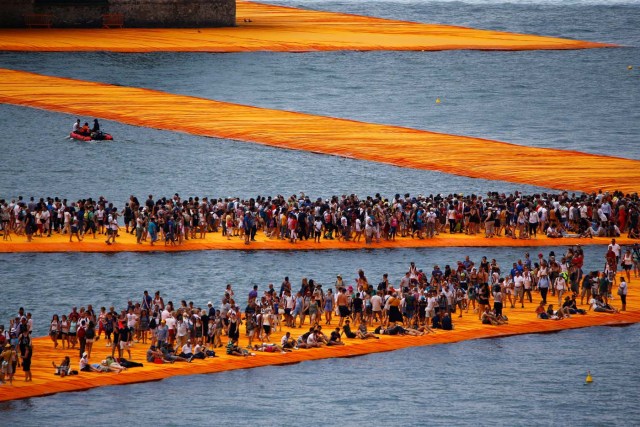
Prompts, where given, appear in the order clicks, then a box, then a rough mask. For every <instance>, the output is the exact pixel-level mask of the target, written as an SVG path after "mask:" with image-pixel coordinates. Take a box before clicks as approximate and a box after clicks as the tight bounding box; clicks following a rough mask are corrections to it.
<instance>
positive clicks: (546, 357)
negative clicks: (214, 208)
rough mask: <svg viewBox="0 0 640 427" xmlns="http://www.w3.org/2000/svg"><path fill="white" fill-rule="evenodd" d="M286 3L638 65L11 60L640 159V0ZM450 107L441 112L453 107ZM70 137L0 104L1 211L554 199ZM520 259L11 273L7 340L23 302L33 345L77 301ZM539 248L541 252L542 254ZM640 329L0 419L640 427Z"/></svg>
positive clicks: (487, 58) (219, 384)
mask: <svg viewBox="0 0 640 427" xmlns="http://www.w3.org/2000/svg"><path fill="white" fill-rule="evenodd" d="M279 4H286V5H292V6H299V7H309V8H314V9H325V10H335V11H343V12H349V13H358V14H368V15H373V16H380V17H386V18H394V19H403V20H412V21H420V22H437V23H445V24H453V25H463V26H472V27H480V28H488V29H496V30H505V31H515V32H523V33H534V34H543V35H552V36H561V37H569V38H576V39H586V40H592V41H602V42H610V43H617V44H620V45H623V46H624V47H622V48H618V49H596V50H582V51H562V52H554V51H548V52H473V51H458V52H326V53H305V54H286V53H267V52H259V53H242V54H188V53H157V54H144V55H142V54H128V55H124V54H113V53H0V67H5V68H12V69H20V70H27V71H33V72H38V73H43V74H48V75H57V76H66V77H73V78H79V79H86V80H95V81H102V82H107V83H114V84H120V85H130V86H140V87H149V88H154V89H159V90H164V91H168V92H174V93H182V94H188V95H195V96H201V97H206V98H211V99H218V100H223V101H230V102H238V103H242V104H249V105H257V106H261V107H269V108H278V109H287V110H295V111H303V112H308V113H313V114H321V115H328V116H336V117H345V118H350V119H356V120H363V121H369V122H377V123H388V124H394V125H401V126H408V127H414V128H420V129H427V130H434V131H439V132H446V133H453V134H461V135H472V136H479V137H484V138H490V139H497V140H503V141H508V142H513V143H517V144H522V145H529V146H542V147H559V148H567V149H576V150H581V151H587V152H593V153H605V154H611V155H615V156H621V157H628V158H634V159H640V149H639V148H638V144H637V141H638V137H639V136H640V109H638V105H639V100H640V96H639V95H640V87H639V86H640V68H638V67H640V49H639V48H638V47H639V45H640V2H638V1H627V2H605V1H569V2H556V1H548V0H537V1H535V0H531V1H512V2H498V1H491V0H477V1H475V0H474V1H441V2H428V1H417V0H399V1H394V2H386V1H385V2H382V1H367V2H360V1H355V0H350V1H324V0H317V1H304V2H303V1H287V2H280V3H279ZM628 65H633V66H634V69H632V70H628V69H627V66H628ZM88 96H93V95H91V94H88ZM437 97H440V98H441V99H442V100H443V102H442V103H441V104H440V105H436V104H435V99H436V98H437ZM87 119H89V117H87ZM74 121H75V117H74V116H70V115H65V114H59V113H52V112H47V111H41V110H35V109H29V108H24V107H16V106H8V105H0V129H1V130H2V134H3V137H2V138H1V139H0V152H2V153H3V154H2V156H0V162H1V163H2V168H0V198H11V197H16V196H18V195H23V196H25V197H29V196H36V197H40V196H48V195H52V196H54V195H59V196H63V197H68V198H79V197H85V196H94V197H95V196H97V195H105V196H106V197H108V198H109V199H111V200H113V201H114V202H116V203H118V204H122V203H124V201H125V200H126V199H127V198H128V196H129V194H136V195H138V197H141V196H143V195H145V194H149V193H152V194H156V195H158V194H160V195H169V194H173V193H174V192H179V193H180V194H181V195H200V196H202V195H209V196H217V197H226V196H229V195H239V196H255V195H257V194H278V193H279V194H297V193H298V192H300V191H304V192H305V193H307V194H310V195H314V196H315V195H318V196H323V197H324V196H328V195H331V194H342V193H352V192H355V193H358V194H361V195H365V194H374V193H376V192H380V193H382V194H384V195H388V196H391V195H393V194H395V193H398V192H401V193H404V192H407V191H408V192H411V193H435V192H438V193H439V192H444V193H449V192H454V191H455V192H460V191H462V192H465V193H470V192H486V191H490V190H496V191H506V192H509V191H514V190H522V191H525V192H532V191H537V190H540V188H538V187H535V186H524V185H514V184H509V183H504V182H495V181H484V180H472V179H469V178H464V177H458V176H452V175H447V174H442V173H436V172H430V171H416V170H408V169H402V168H397V167H392V166H387V165H381V164H375V163H370V162H363V161H356V160H348V159H341V158H337V157H331V156H322V155H316V154H310V153H303V152H295V151H287V150H278V149H274V148H269V147H263V146H259V145H254V144H247V143H239V142H233V141H227V140H220V139H213V138H203V137H197V136H192V135H186V134H179V133H173V132H166V131H158V130H153V129H144V128H138V127H133V126H127V125H122V124H119V123H114V122H108V121H105V122H103V127H104V128H105V130H107V131H110V132H111V133H113V134H114V135H115V136H116V138H117V140H118V141H117V142H116V143H113V144H106V143H103V144H80V143H75V142H69V141H66V140H65V139H64V137H65V136H66V134H67V133H68V131H69V129H70V127H71V124H72V123H73V122H74ZM34 129H35V132H34V131H33V130H34ZM27 130H28V131H27ZM499 154H500V153H496V155H499ZM452 155H455V153H452ZM523 160H524V161H526V159H523ZM514 167H515V168H517V165H514ZM567 167H568V168H570V167H571V165H570V161H567ZM550 249H551V248H549V249H547V248H545V249H543V250H542V252H544V253H545V254H546V253H548V251H549V250H550ZM554 249H556V252H558V251H561V250H562V248H554ZM523 251H524V249H521V248H518V249H513V248H500V249H459V248H458V249H456V248H450V249H446V248H445V249H415V250H414V249H409V250H407V249H403V250H382V251H356V252H339V251H326V252H305V253H280V252H260V253H249V252H200V253H182V254H159V253H158V254H114V255H104V254H15V255H0V277H2V278H3V285H2V288H1V289H2V290H1V293H0V295H1V297H0V319H2V320H3V321H4V322H5V323H6V319H8V317H9V316H10V315H11V314H13V313H14V312H15V311H16V308H17V307H18V306H21V305H22V306H24V307H25V308H27V310H30V311H32V312H33V313H34V317H35V319H36V332H38V333H39V334H42V333H44V330H45V328H46V326H45V324H46V322H47V321H48V319H49V318H50V316H51V314H52V313H53V312H63V311H66V310H68V307H70V306H72V305H76V304H77V305H84V304H87V303H93V304H94V305H98V306H100V305H110V304H116V305H121V304H122V303H123V302H124V301H125V300H126V299H128V298H130V297H136V296H138V295H140V294H141V292H142V290H143V289H146V288H148V289H149V290H152V289H154V290H155V289H161V290H162V291H163V293H164V294H166V295H167V297H170V298H173V299H174V300H179V299H182V298H183V297H184V298H187V299H189V300H193V301H194V302H196V304H203V303H204V302H206V301H208V300H209V299H216V300H218V299H219V298H220V296H221V293H222V289H223V287H224V285H225V284H226V283H233V284H234V287H235V288H236V289H237V290H238V293H239V294H240V295H244V294H245V293H246V292H247V291H248V289H249V288H250V286H251V284H253V283H256V284H259V285H260V286H261V287H263V286H266V284H267V283H269V282H273V283H275V284H276V286H278V285H279V283H280V281H281V280H282V277H283V276H285V275H289V276H290V277H291V278H292V280H293V282H294V283H295V284H297V283H299V281H300V279H301V277H303V276H306V277H309V278H314V279H315V280H317V281H319V282H321V283H326V284H330V283H332V280H333V277H334V276H335V274H336V273H342V274H343V275H346V277H351V276H350V275H353V276H354V277H355V272H356V270H357V269H358V268H364V269H365V271H366V272H367V274H368V276H369V277H373V278H374V279H375V280H377V278H378V277H379V276H380V275H381V274H382V273H384V272H388V273H390V275H391V276H392V277H395V278H399V277H400V275H401V274H402V273H403V272H404V269H405V268H406V266H407V265H408V263H409V262H410V261H412V260H414V261H416V262H417V264H418V265H420V266H422V267H425V268H429V269H430V268H431V267H432V265H433V264H434V263H439V264H441V265H442V264H445V263H452V262H454V261H456V260H458V259H461V258H462V257H463V256H464V255H465V254H469V255H471V257H472V259H475V260H476V261H477V260H479V258H480V257H481V256H482V255H487V256H488V257H489V258H492V257H495V258H497V259H498V261H499V262H500V263H501V264H502V265H503V266H506V265H509V263H510V262H512V261H513V260H514V259H517V258H519V257H521V256H522V253H523ZM530 252H531V254H532V255H533V256H535V254H537V252H538V249H531V250H530ZM586 255H587V267H588V268H589V269H594V268H598V267H600V266H601V263H602V256H603V253H602V251H601V249H595V248H587V249H586ZM639 331H640V328H639V327H638V326H632V327H628V328H590V329H585V330H578V331H568V332H562V333H558V334H553V335H532V336H521V337H513V338H505V339H499V340H481V341H472V342H465V343H459V344H452V345H443V346H436V347H425V348H416V349H407V350H402V351H397V352H393V353H385V354H376V355H370V356H366V357H361V358H355V359H337V360H325V361H317V362H309V363H303V364H300V365H295V366H288V367H278V368H275V367H274V368H261V369H254V370H249V371H237V372H227V373H223V374H217V375H203V376H193V377H182V378H172V379H168V380H165V381H162V382H158V383H150V384H141V385H132V386H123V387H109V388H103V389H98V390H91V391H88V392H82V393H69V394H62V395H57V396H50V397H45V398H39V399H30V400H26V401H20V402H12V403H8V404H4V405H1V406H0V410H2V413H0V416H1V417H2V418H0V419H2V424H3V425H16V424H18V423H21V424H23V425H35V424H42V423H46V424H47V425H60V424H68V422H69V421H68V420H69V419H73V418H74V417H78V416H80V414H82V415H81V416H82V420H83V421H85V420H86V422H89V423H93V422H102V423H104V422H108V421H113V420H119V419H120V418H121V415H122V417H124V416H126V417H127V418H130V419H132V418H133V417H136V418H137V419H140V420H143V419H144V420H149V422H153V423H156V424H160V425H178V424H180V425H184V424H185V423H186V422H188V423H194V424H195V423H206V422H211V421H210V420H215V422H218V423H219V422H223V423H236V424H240V425H248V424H257V425H274V424H276V425H293V424H300V423H305V422H308V417H309V416H313V417H314V419H315V420H317V422H318V423H321V424H327V425H338V424H340V425H361V424H364V423H371V422H374V423H378V424H388V425H401V424H402V425H425V424H429V425H433V424H437V425H442V424H454V425H469V424H474V425H478V424H480V425H485V424H489V423H492V424H497V425H508V426H512V425H556V424H560V423H562V424H567V425H633V424H637V423H638V420H640V413H639V411H638V408H637V404H635V403H633V402H637V401H638V400H640V399H639V398H640V396H639V392H638V390H639V388H638V387H637V384H638V380H639V379H640V375H639V374H638V373H637V369H636V367H637V360H638V358H639V356H640V350H639V349H640V346H639V345H638V344H639V342H638V341H639V340H640V338H639V336H640V334H639V333H638V332H639ZM587 369H591V370H592V372H594V374H595V376H596V382H595V383H594V384H592V385H591V386H588V387H587V386H584V385H583V382H584V376H585V372H586V370H587ZM168 405H170V406H169V408H170V409H167V407H168ZM114 412H115V413H117V414H118V415H113V414H114ZM114 417H115V418H114ZM183 419H184V420H187V421H186V422H185V421H182V420H183Z"/></svg>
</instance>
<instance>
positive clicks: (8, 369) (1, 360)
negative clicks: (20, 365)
mask: <svg viewBox="0 0 640 427" xmlns="http://www.w3.org/2000/svg"><path fill="white" fill-rule="evenodd" d="M2 350H3V351H2V353H0V364H2V367H1V368H0V382H2V383H4V382H5V380H6V379H7V378H8V380H9V384H12V383H13V373H14V371H15V367H14V366H13V363H12V362H13V359H17V358H16V352H15V350H14V349H13V347H12V346H11V344H9V343H6V344H5V345H4V347H3V349H2Z"/></svg>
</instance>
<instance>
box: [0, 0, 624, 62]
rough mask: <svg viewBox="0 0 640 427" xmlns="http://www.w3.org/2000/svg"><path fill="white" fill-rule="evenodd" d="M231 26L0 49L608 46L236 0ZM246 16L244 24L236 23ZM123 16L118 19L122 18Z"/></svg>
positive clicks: (32, 41)
mask: <svg viewBox="0 0 640 427" xmlns="http://www.w3.org/2000/svg"><path fill="white" fill-rule="evenodd" d="M236 16H237V27H232V28H202V29H141V28H135V29H134V28H124V29H119V30H103V29H51V30H46V31H34V30H28V29H1V30H0V50H8V51H112V52H156V51H172V52H245V51H277V52H304V51H329V50H360V51H368V50H449V49H482V50H532V49H586V48H599V47H611V46H613V45H609V44H603V43H592V42H585V41H580V40H568V39H561V38H555V37H543V36H534V35H524V34H515V33H506V32H500V31H490V30H476V29H471V28H463V27H455V26H450V25H435V24H419V23H413V22H403V21H394V20H388V19H381V18H371V17H365V16H356V15H349V14H343V13H333V12H319V11H311V10H302V9H296V8H292V7H283V6H273V5H267V4H260V3H253V2H246V1H238V2H237V12H236ZM245 19H250V20H251V21H252V22H248V23H247V22H244V20H245ZM125 22H126V18H125Z"/></svg>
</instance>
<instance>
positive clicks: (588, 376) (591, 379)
mask: <svg viewBox="0 0 640 427" xmlns="http://www.w3.org/2000/svg"><path fill="white" fill-rule="evenodd" d="M584 382H585V383H587V384H591V383H592V382H593V377H592V376H591V371H587V379H586V380H584Z"/></svg>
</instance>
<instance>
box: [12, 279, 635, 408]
mask: <svg viewBox="0 0 640 427" xmlns="http://www.w3.org/2000/svg"><path fill="white" fill-rule="evenodd" d="M631 286H634V284H632V285H631ZM534 300H539V299H538V295H537V294H535V298H534ZM548 301H549V302H551V303H553V302H554V297H550V298H549V300H548ZM618 303H619V301H618V300H617V299H616V300H615V301H613V304H614V306H616V305H617V304H618ZM505 305H507V304H505ZM536 305H537V304H535V303H534V304H525V308H524V309H522V308H513V309H511V308H505V314H506V315H507V316H508V317H509V324H508V325H503V326H487V325H482V324H481V323H480V321H479V320H477V315H474V314H472V313H471V312H470V313H469V314H464V317H463V318H462V319H459V318H458V317H457V316H456V315H454V316H453V320H454V325H455V330H453V331H441V330H438V331H437V333H435V334H428V335H425V336H422V337H411V336H404V337H400V336H382V337H381V339H380V340H375V339H369V340H366V341H361V340H357V339H354V340H351V339H346V340H345V341H346V345H344V346H336V347H324V348H320V349H310V350H294V351H293V352H291V353H286V354H280V353H261V352H258V353H257V355H256V356H255V357H247V358H244V357H236V356H227V355H226V354H224V348H218V349H216V353H217V354H218V355H220V357H218V358H213V359H206V360H196V361H194V362H193V363H191V364H187V363H185V362H176V363H175V364H165V365H156V364H150V363H146V358H145V354H146V350H147V346H146V345H143V344H136V345H135V346H134V349H133V350H132V355H133V357H132V359H133V360H134V361H139V362H142V363H144V365H145V366H144V367H142V368H133V369H129V370H127V371H125V372H122V373H120V374H115V373H85V372H81V373H80V375H78V376H70V377H65V378H60V377H58V376H55V375H53V372H54V371H53V368H52V366H51V362H52V361H55V362H56V363H60V362H61V361H62V359H63V358H64V356H65V355H69V356H71V363H72V365H71V366H72V367H73V368H74V369H78V350H73V351H69V350H62V349H60V348H59V349H58V350H54V349H53V344H52V342H51V341H50V339H49V338H48V337H43V338H36V339H35V340H34V352H33V354H34V359H33V363H32V373H33V381H32V382H30V383H26V382H24V380H23V379H24V377H23V373H22V371H21V370H20V368H19V369H18V372H17V373H16V379H15V380H14V382H13V385H9V384H5V385H0V401H7V400H14V399H23V398H28V397H36V396H45V395H49V394H54V393H59V392H68V391H78V390H85V389H89V388H94V387H101V386H107V385H118V384H131V383H140V382H146V381H155V380H160V379H164V378H168V377H172V376H176V375H192V374H203V373H214V372H222V371H230V370H235V369H246V368H255V367H260V366H271V365H286V364H291V363H298V362H302V361H308V360H317V359H327V358H332V357H351V356H359V355H364V354H370V353H378V352H384V351H392V350H397V349H401V348H407V347H416V346H425V345H435V344H445V343H453V342H459V341H465V340H470V339H478V338H496V337H505V336H510V335H520V334H528V333H542V332H553V331H559V330H564V329H575V328H583V327H588V326H598V325H624V324H632V323H638V322H640V298H639V292H638V291H637V290H636V289H633V292H630V294H629V296H628V300H627V310H628V311H627V312H624V313H620V314H607V313H594V312H589V313H588V314H587V315H584V316H581V315H575V316H572V317H571V318H570V319H565V320H561V321H555V320H539V319H537V318H536V315H535V313H534V311H535V307H536ZM554 305H555V304H554ZM583 308H584V309H587V307H586V306H583ZM618 308H619V304H618ZM336 324H337V320H335V319H334V321H333V325H336ZM369 329H370V330H372V328H369ZM241 330H242V333H241V337H240V345H241V346H246V345H247V339H246V337H245V336H244V327H242V329H241ZM323 330H324V332H325V334H326V335H329V333H330V332H331V327H330V326H324V327H323ZM303 332H305V329H293V330H292V336H293V337H295V338H297V336H298V335H300V334H302V333H303ZM280 336H281V332H279V333H274V334H273V335H272V341H273V342H277V343H279V342H280ZM223 338H224V337H223ZM104 342H105V341H104V340H99V341H97V342H96V343H95V344H94V351H93V353H92V356H91V359H90V361H91V363H99V362H100V360H102V359H104V357H105V356H106V355H107V352H109V354H111V351H110V350H109V349H107V348H105V345H104ZM504 345H509V344H508V342H505V343H504ZM285 369H286V368H285Z"/></svg>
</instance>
